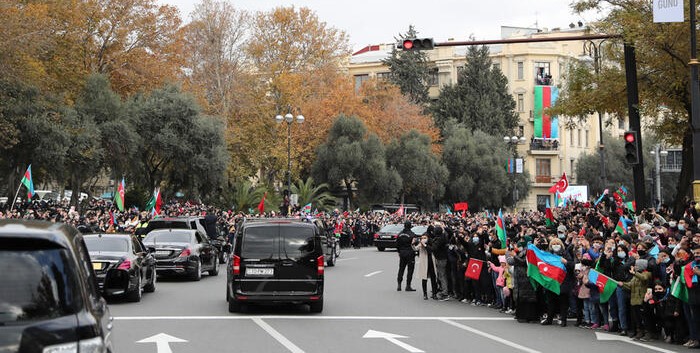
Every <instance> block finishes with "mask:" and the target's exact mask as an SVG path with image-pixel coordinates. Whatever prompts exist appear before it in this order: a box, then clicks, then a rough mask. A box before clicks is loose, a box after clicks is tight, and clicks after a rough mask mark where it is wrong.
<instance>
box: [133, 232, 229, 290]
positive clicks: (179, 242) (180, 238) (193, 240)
mask: <svg viewBox="0 0 700 353" xmlns="http://www.w3.org/2000/svg"><path fill="white" fill-rule="evenodd" d="M143 243H144V244H146V246H148V247H149V248H151V247H152V248H154V249H155V257H156V270H157V271H158V274H164V275H166V274H176V275H186V276H188V277H189V278H190V279H191V280H193V281H199V280H200V279H201V278H202V272H204V271H207V272H208V273H209V275H210V276H216V275H218V274H219V256H218V255H219V254H218V251H217V250H216V247H214V246H213V245H212V244H211V242H210V240H209V239H208V237H207V236H206V235H205V234H203V233H202V232H200V231H198V230H195V229H158V230H154V231H152V232H150V233H148V235H147V236H146V238H144V239H143Z"/></svg>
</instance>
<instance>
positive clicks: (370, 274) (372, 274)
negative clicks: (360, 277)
mask: <svg viewBox="0 0 700 353" xmlns="http://www.w3.org/2000/svg"><path fill="white" fill-rule="evenodd" d="M382 272H384V271H374V272H370V273H368V274H366V275H365V277H372V276H374V275H376V274H380V273H382Z"/></svg>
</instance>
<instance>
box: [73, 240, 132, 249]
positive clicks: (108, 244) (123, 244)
mask: <svg viewBox="0 0 700 353" xmlns="http://www.w3.org/2000/svg"><path fill="white" fill-rule="evenodd" d="M84 239H85V245H87V248H88V251H89V252H97V251H112V252H128V251H129V239H126V238H114V237H85V238H84Z"/></svg>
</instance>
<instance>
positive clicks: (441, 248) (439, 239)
mask: <svg viewBox="0 0 700 353" xmlns="http://www.w3.org/2000/svg"><path fill="white" fill-rule="evenodd" d="M428 247H429V248H430V252H432V253H433V256H435V259H436V260H447V237H446V235H445V234H444V233H443V234H441V235H436V236H435V237H434V238H433V242H432V244H430V245H429V246H428Z"/></svg>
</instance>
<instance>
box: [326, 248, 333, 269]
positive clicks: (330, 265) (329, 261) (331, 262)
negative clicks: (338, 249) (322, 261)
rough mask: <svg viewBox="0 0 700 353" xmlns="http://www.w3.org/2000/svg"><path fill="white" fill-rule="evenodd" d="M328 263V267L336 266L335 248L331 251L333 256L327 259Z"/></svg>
mask: <svg viewBox="0 0 700 353" xmlns="http://www.w3.org/2000/svg"><path fill="white" fill-rule="evenodd" d="M326 265H327V266H328V267H333V266H335V249H333V250H332V251H331V256H328V260H326Z"/></svg>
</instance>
